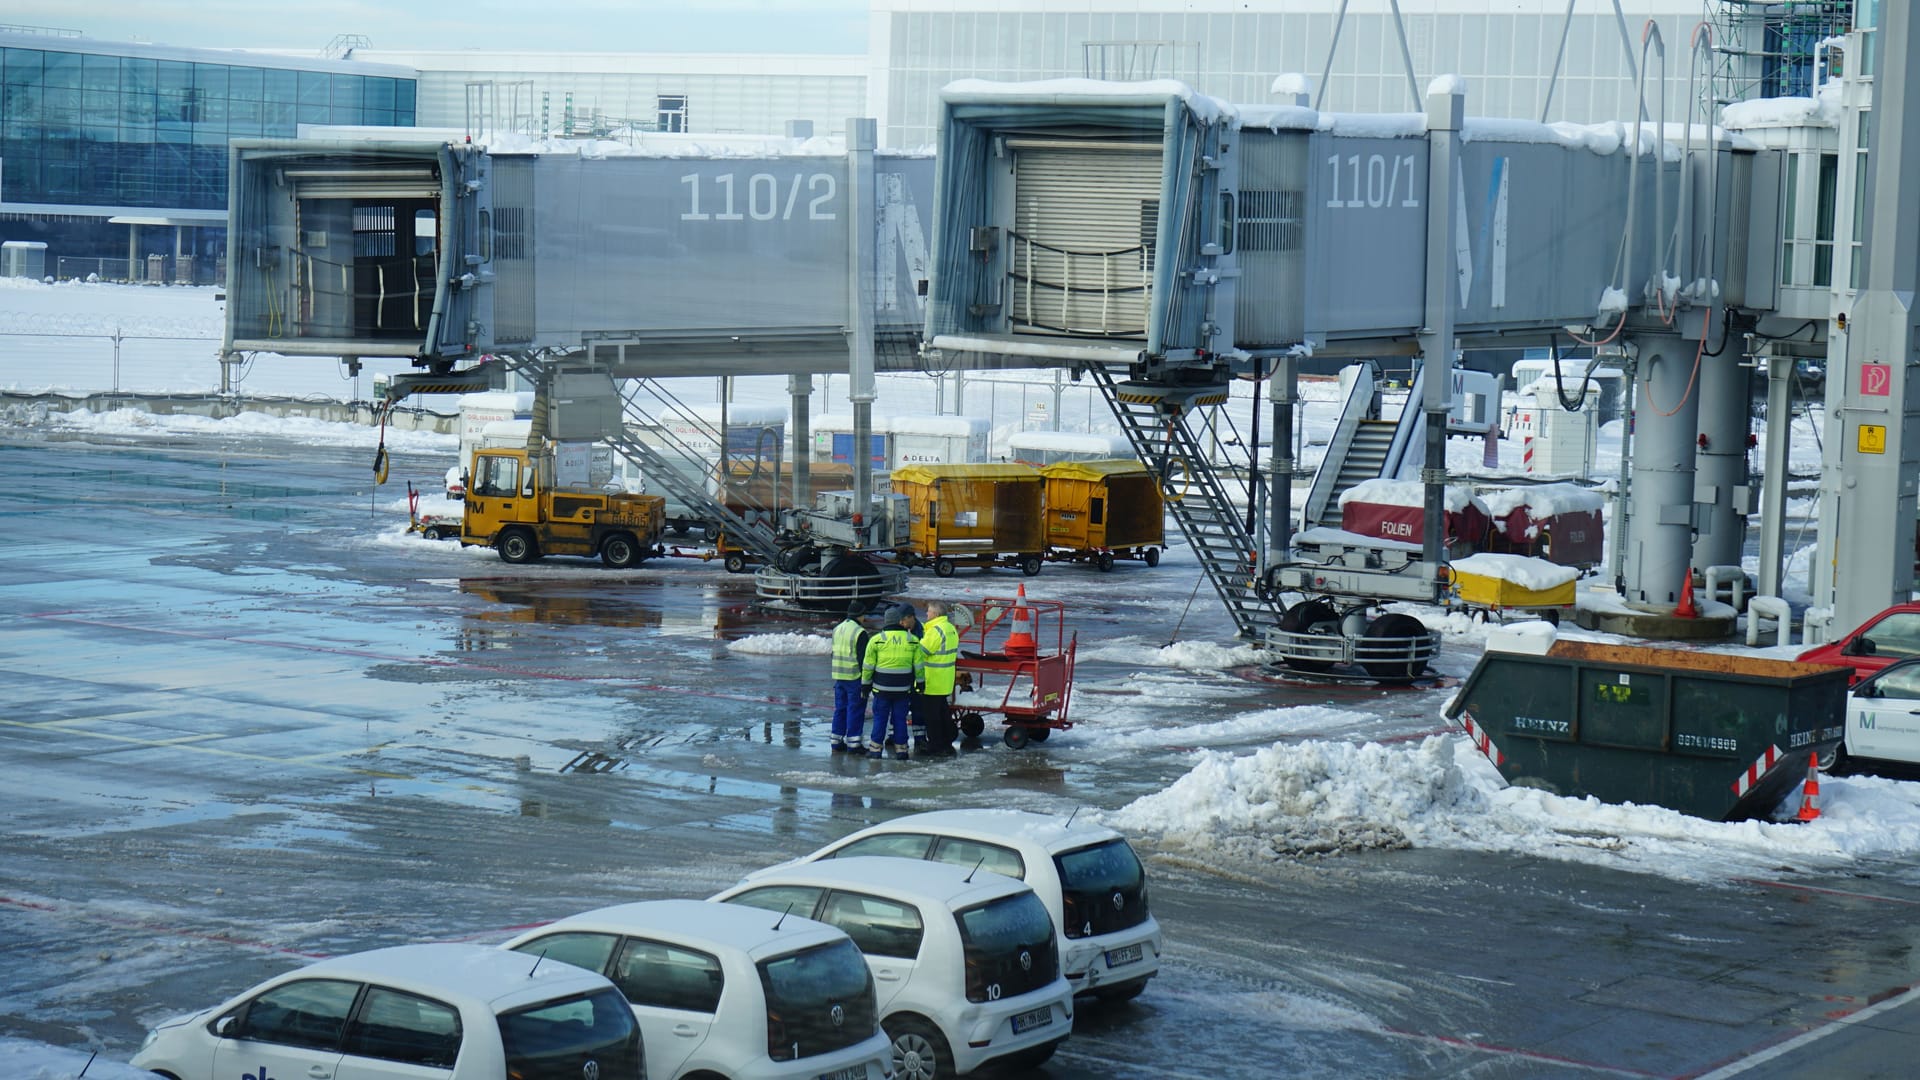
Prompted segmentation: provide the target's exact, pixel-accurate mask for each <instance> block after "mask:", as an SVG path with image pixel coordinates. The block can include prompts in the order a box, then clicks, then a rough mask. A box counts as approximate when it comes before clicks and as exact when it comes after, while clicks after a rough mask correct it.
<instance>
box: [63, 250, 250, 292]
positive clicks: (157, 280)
mask: <svg viewBox="0 0 1920 1080" xmlns="http://www.w3.org/2000/svg"><path fill="white" fill-rule="evenodd" d="M53 276H54V277H55V278H57V279H58V280H61V281H110V282H117V283H121V284H143V285H223V284H225V283H226V280H227V260H226V259H224V258H220V259H214V260H212V261H211V262H209V261H208V260H206V259H196V258H194V257H193V256H192V255H178V256H176V255H146V256H142V257H140V258H137V259H129V258H125V257H115V258H86V257H81V256H73V255H62V256H60V257H58V258H57V259H55V260H54V265H53Z"/></svg>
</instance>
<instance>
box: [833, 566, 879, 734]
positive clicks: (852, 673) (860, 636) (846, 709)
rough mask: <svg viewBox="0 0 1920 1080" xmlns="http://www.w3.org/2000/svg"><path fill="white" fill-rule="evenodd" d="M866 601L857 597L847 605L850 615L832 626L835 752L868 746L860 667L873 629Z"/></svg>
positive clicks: (864, 692) (865, 703)
mask: <svg viewBox="0 0 1920 1080" xmlns="http://www.w3.org/2000/svg"><path fill="white" fill-rule="evenodd" d="M866 613H867V603H866V601H864V600H855V601H854V602H853V603H851V604H848V605H847V617H846V619H845V620H843V621H842V622H841V623H840V625H839V626H836V627H834V628H833V735H832V736H831V742H832V745H833V752H834V753H836V754H841V753H847V752H852V753H855V754H857V753H859V752H860V751H861V750H862V749H864V748H865V747H864V746H863V745H862V736H863V735H864V733H865V732H866V730H867V686H866V683H864V682H862V681H861V678H860V669H861V667H862V665H863V664H864V663H865V661H866V655H867V642H868V641H870V640H872V639H873V631H871V630H869V629H867V625H866V623H865V622H863V621H862V618H861V617H862V616H864V615H865V614H866Z"/></svg>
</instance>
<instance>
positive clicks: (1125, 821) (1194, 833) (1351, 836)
mask: <svg viewBox="0 0 1920 1080" xmlns="http://www.w3.org/2000/svg"><path fill="white" fill-rule="evenodd" d="M1455 742H1456V740H1454V739H1453V738H1450V737H1444V736H1434V737H1432V738H1429V739H1426V740H1424V741H1423V742H1421V743H1419V744H1418V745H1417V746H1413V747H1406V746H1399V747H1386V746H1382V745H1380V744H1379V743H1367V744H1366V745H1364V746H1355V745H1353V744H1351V743H1338V742H1307V743H1300V744H1297V745H1292V746H1284V745H1282V746H1272V747H1268V748H1267V749H1264V750H1259V751H1256V752H1255V753H1254V754H1252V755H1251V756H1249V757H1235V756H1233V755H1231V754H1227V753H1222V752H1219V751H1207V752H1205V753H1204V754H1203V755H1202V756H1201V759H1200V762H1199V764H1197V765H1195V766H1194V767H1193V769H1192V770H1191V771H1190V772H1188V773H1187V775H1185V776H1183V777H1181V778H1180V779H1179V780H1177V781H1175V782H1174V784H1173V786H1171V787H1169V788H1167V789H1166V790H1164V791H1160V792H1157V793H1155V794H1152V795H1147V796H1145V797H1143V798H1140V799H1136V800H1134V801H1133V802H1132V803H1129V804H1128V805H1126V806H1124V807H1122V808H1121V809H1120V810H1118V811H1115V812H1114V813H1111V814H1108V815H1105V821H1106V824H1109V825H1111V826H1113V827H1114V828H1117V829H1121V830H1123V831H1126V832H1133V833H1152V834H1156V835H1158V836H1160V837H1162V838H1163V839H1164V840H1165V841H1166V842H1168V843H1172V844H1175V845H1179V846H1187V847H1193V848H1197V849H1200V850H1203V851H1205V850H1216V851H1220V852H1222V853H1226V854H1247V853H1250V852H1251V851H1253V850H1254V849H1255V847H1257V845H1258V844H1259V843H1265V844H1268V845H1270V846H1271V847H1272V849H1273V850H1275V851H1279V852H1282V853H1284V854H1298V853H1308V852H1313V853H1325V852H1334V851H1351V850H1360V849H1363V848H1370V847H1406V846H1408V845H1409V844H1410V843H1413V842H1415V836H1416V835H1417V834H1418V833H1419V832H1420V831H1421V828H1422V827H1421V825H1420V822H1422V821H1425V820H1428V819H1438V820H1448V819H1449V818H1450V815H1451V813H1452V812H1453V811H1454V810H1456V809H1467V810H1472V809H1475V808H1477V807H1478V806H1479V804H1480V801H1481V800H1480V793H1479V792H1478V790H1477V789H1475V788H1474V787H1472V786H1471V785H1469V784H1468V783H1467V782H1466V780H1465V778H1464V777H1463V776H1462V774H1461V772H1460V770H1459V769H1458V768H1456V767H1455V766H1454V762H1453V753H1454V745H1455ZM1249 840H1253V841H1254V842H1255V843H1254V844H1253V845H1250V844H1249Z"/></svg>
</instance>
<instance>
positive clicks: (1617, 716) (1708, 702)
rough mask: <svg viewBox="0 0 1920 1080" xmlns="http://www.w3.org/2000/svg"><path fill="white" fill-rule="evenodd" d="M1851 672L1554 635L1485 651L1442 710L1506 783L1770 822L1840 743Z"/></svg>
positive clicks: (1713, 816) (1706, 815) (1715, 817)
mask: <svg viewBox="0 0 1920 1080" xmlns="http://www.w3.org/2000/svg"><path fill="white" fill-rule="evenodd" d="M1849 673H1850V669H1848V668H1844V667H1835V666H1832V665H1828V664H1803V663H1799V662H1797V661H1790V660H1772V659H1762V658H1759V657H1752V656H1741V655H1737V654H1731V653H1710V652H1689V651H1685V650H1679V649H1652V648H1642V647H1639V646H1633V645H1609V644H1602V643H1600V642H1591V641H1556V642H1554V643H1553V645H1552V647H1550V648H1549V649H1547V650H1546V652H1545V653H1544V654H1538V655H1530V654H1528V653H1524V652H1509V651H1502V650H1492V649H1490V650H1488V651H1487V652H1486V653H1485V654H1484V655H1482V656H1481V658H1480V663H1479V664H1478V665H1477V666H1475V667H1474V669H1473V674H1471V675H1469V676H1467V681H1466V683H1465V684H1464V685H1462V686H1461V687H1460V691H1459V693H1457V694H1455V695H1454V698H1453V700H1452V701H1450V702H1448V703H1447V706H1446V709H1445V713H1446V716H1447V718H1448V719H1450V720H1455V721H1458V722H1459V723H1460V724H1461V726H1462V727H1464V728H1465V729H1466V733H1467V736H1468V737H1469V738H1471V739H1472V740H1473V743H1474V746H1475V747H1477V748H1478V749H1479V750H1480V752H1481V753H1483V754H1485V755H1486V756H1487V759H1488V760H1489V761H1491V762H1493V764H1494V766H1495V767H1497V768H1498V769H1499V770H1500V775H1501V776H1503V777H1505V778H1506V779H1507V782H1508V783H1511V784H1514V785H1516V786H1524V787H1535V788H1541V789H1543V790H1545V791H1548V792H1551V793H1553V794H1556V795H1565V796H1570V797H1573V798H1581V797H1584V796H1588V795H1591V796H1593V797H1594V798H1597V799H1599V800H1601V801H1602V802H1612V803H1638V804H1641V805H1652V806H1664V807H1667V808H1669V809H1672V810H1678V811H1679V812H1681V813H1683V814H1692V815H1694V816H1695V817H1702V818H1707V819H1709V820H1714V821H1720V820H1728V821H1730V820H1736V819H1740V818H1750V817H1765V816H1767V815H1768V814H1769V813H1771V812H1772V811H1773V809H1774V807H1776V806H1777V805H1779V803H1780V800H1781V798H1782V797H1783V796H1785V795H1786V794H1787V793H1788V792H1790V791H1792V790H1793V789H1794V786H1795V785H1796V784H1798V783H1799V782H1800V781H1801V780H1802V779H1803V778H1805V776H1806V775H1807V758H1808V756H1809V755H1813V754H1825V753H1827V752H1829V751H1831V750H1832V749H1833V748H1834V747H1836V746H1838V745H1839V743H1840V738H1841V736H1842V734H1843V733H1844V732H1845V719H1844V712H1843V710H1844V708H1845V706H1846V696H1847V679H1848V675H1849Z"/></svg>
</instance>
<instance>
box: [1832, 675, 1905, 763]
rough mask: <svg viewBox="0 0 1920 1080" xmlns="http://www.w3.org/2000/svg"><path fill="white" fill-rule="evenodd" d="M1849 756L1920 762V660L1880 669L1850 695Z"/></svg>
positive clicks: (1848, 722)
mask: <svg viewBox="0 0 1920 1080" xmlns="http://www.w3.org/2000/svg"><path fill="white" fill-rule="evenodd" d="M1843 745H1844V748H1845V751H1846V755H1847V756H1848V757H1858V758H1874V759H1876V760H1879V761H1898V762H1904V763H1906V764H1910V765H1920V659H1912V660H1902V661H1900V662H1899V663H1897V664H1890V665H1888V666H1887V667H1884V668H1881V669H1880V670H1879V671H1877V672H1875V673H1874V674H1873V675H1871V676H1869V677H1867V678H1865V679H1862V680H1861V681H1860V682H1859V683H1857V684H1855V686H1854V688H1853V690H1852V692H1851V693H1849V694H1848V695H1847V734H1846V741H1845V743H1844V744H1843Z"/></svg>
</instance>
